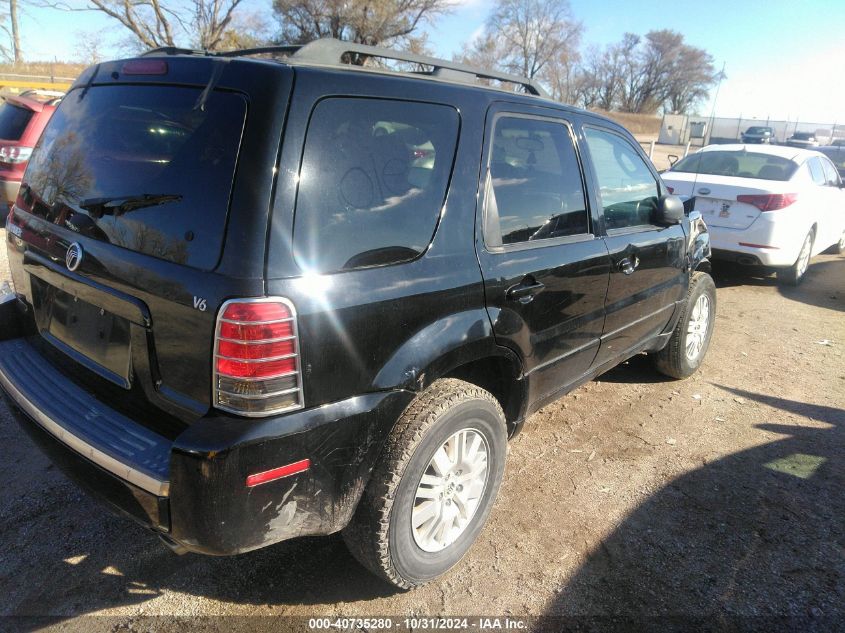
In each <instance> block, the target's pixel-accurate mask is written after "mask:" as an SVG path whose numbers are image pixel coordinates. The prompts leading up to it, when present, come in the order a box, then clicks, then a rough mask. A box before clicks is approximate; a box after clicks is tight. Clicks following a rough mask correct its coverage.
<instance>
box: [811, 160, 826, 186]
mask: <svg viewBox="0 0 845 633" xmlns="http://www.w3.org/2000/svg"><path fill="white" fill-rule="evenodd" d="M807 166H808V167H809V168H810V177H811V178H812V179H813V182H814V183H816V184H817V185H823V184H825V183H826V182H827V181H826V179H825V177H824V169H823V168H822V162H821V161H820V160H819V159H818V158H811V159H810V160H808V161H807Z"/></svg>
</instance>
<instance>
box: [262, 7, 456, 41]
mask: <svg viewBox="0 0 845 633" xmlns="http://www.w3.org/2000/svg"><path fill="white" fill-rule="evenodd" d="M450 5H451V0H273V11H274V12H275V14H276V17H277V19H278V21H279V23H280V25H281V33H280V37H279V39H280V41H282V42H285V43H290V44H303V43H306V42H309V41H311V40H314V39H318V38H321V37H333V38H336V39H340V40H346V41H351V42H357V43H359V44H368V45H370V46H379V45H388V46H389V45H400V46H403V47H406V48H419V47H420V43H421V42H422V41H423V40H421V38H420V36H419V35H417V33H416V31H417V29H418V28H419V27H420V26H422V24H423V23H425V22H432V21H433V20H434V19H435V18H436V17H438V16H440V15H442V14H444V13H446V12H448V10H449V8H450Z"/></svg>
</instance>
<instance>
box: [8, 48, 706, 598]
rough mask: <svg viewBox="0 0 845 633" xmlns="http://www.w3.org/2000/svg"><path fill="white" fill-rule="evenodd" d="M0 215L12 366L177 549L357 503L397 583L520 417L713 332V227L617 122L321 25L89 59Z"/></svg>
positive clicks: (19, 399) (424, 570)
mask: <svg viewBox="0 0 845 633" xmlns="http://www.w3.org/2000/svg"><path fill="white" fill-rule="evenodd" d="M274 56H275V57H274ZM373 57H378V58H392V59H393V60H399V61H400V62H403V63H406V64H409V65H407V66H404V68H414V69H416V70H415V71H412V70H395V69H394V70H390V69H388V68H387V67H386V66H385V65H381V66H379V67H376V68H370V67H362V66H356V65H349V64H346V63H341V62H342V61H343V60H345V59H349V58H352V59H353V60H354V61H361V60H367V59H369V58H373ZM492 82H501V83H502V84H505V83H512V84H518V86H521V88H518V89H521V90H522V93H520V94H518V93H516V92H513V91H506V90H503V89H497V88H494V87H491V86H489V85H488V84H489V83H492ZM8 219H9V222H8V224H9V230H8V236H7V240H8V244H7V246H8V252H9V259H10V265H11V270H12V277H13V281H14V287H15V293H16V295H14V298H13V299H12V300H11V301H7V302H5V303H4V304H3V305H2V310H1V311H0V314H2V316H0V318H2V329H0V332H2V336H0V339H3V340H2V342H0V386H2V391H3V392H5V395H6V399H7V401H8V403H9V405H10V407H11V409H13V410H14V411H15V412H16V414H17V417H18V418H19V420H20V421H21V423H22V425H23V427H24V428H25V429H26V430H27V431H28V432H29V433H30V434H31V435H32V437H33V438H35V440H36V441H37V443H38V444H40V445H41V446H42V447H43V449H44V450H45V451H47V452H48V453H49V454H50V455H51V456H52V458H53V459H54V460H55V461H56V462H57V463H59V464H60V465H61V466H62V467H63V469H64V470H65V471H66V472H67V473H69V474H70V475H71V476H72V477H74V478H75V479H76V480H78V481H79V482H80V483H81V484H83V485H84V486H85V487H87V488H89V489H90V490H92V491H93V492H94V493H95V494H96V495H97V496H99V497H102V498H104V499H105V500H107V501H108V502H109V503H110V504H111V505H112V506H114V507H115V508H117V509H118V510H120V511H122V512H123V513H125V514H127V515H129V516H130V517H133V518H134V519H136V520H137V521H139V522H141V523H142V524H144V525H145V526H148V527H149V528H151V529H152V530H154V531H155V532H157V533H158V534H159V535H160V536H161V538H162V539H163V540H164V541H165V542H166V543H167V544H168V545H170V546H171V547H172V548H173V549H174V550H177V551H186V550H189V551H193V552H200V553H204V554H214V555H223V554H235V553H238V552H245V551H248V550H252V549H256V548H259V547H263V546H265V545H268V544H270V543H274V542H277V541H280V540H283V539H288V538H292V537H298V536H303V535H309V534H330V533H333V532H337V531H340V530H343V534H344V537H345V539H346V541H347V543H348V544H349V547H350V549H351V550H352V552H353V553H354V555H355V556H356V557H357V558H358V559H359V560H360V561H361V562H362V563H363V564H364V565H366V566H367V567H368V568H370V569H371V570H372V571H374V572H375V573H377V574H379V575H381V576H382V577H383V578H385V579H387V580H389V581H390V582H392V583H394V584H395V585H398V586H400V587H411V586H414V585H418V584H421V583H423V582H426V581H428V580H430V579H432V578H434V577H436V576H438V575H439V574H441V573H443V572H444V571H445V570H447V569H448V568H449V567H451V566H452V565H454V564H455V563H456V562H457V561H458V560H459V559H460V558H461V557H462V556H463V554H464V553H465V552H466V551H467V549H468V548H469V547H470V545H471V544H472V542H473V541H474V540H475V538H476V537H477V535H478V533H479V532H480V531H481V529H482V527H483V525H484V523H485V521H486V519H487V517H488V515H489V513H490V510H491V508H492V506H493V502H494V500H495V498H496V494H497V492H498V489H499V484H500V482H501V480H502V474H503V471H504V460H505V454H506V442H507V439H508V437H512V436H513V435H514V434H516V433H517V432H518V431H519V429H520V427H521V426H522V424H523V421H524V420H525V419H526V417H527V416H529V415H530V414H531V413H532V412H534V411H536V410H538V409H539V408H540V407H542V406H543V405H545V404H547V403H549V402H552V401H553V400H555V399H556V398H558V397H560V396H562V395H563V394H565V393H566V392H568V391H570V390H571V389H573V388H575V387H577V386H578V385H580V384H582V383H584V382H586V381H589V380H591V379H592V378H593V377H595V376H597V375H599V374H601V373H602V372H605V371H607V370H608V369H610V368H612V367H613V366H614V365H616V364H617V363H619V362H621V361H624V360H625V359H627V358H629V357H631V356H633V355H635V354H639V353H642V352H646V353H649V354H653V355H654V358H655V360H656V363H657V367H658V368H659V369H660V370H661V371H663V372H664V373H666V374H668V375H669V376H673V377H676V378H682V377H685V376H688V375H690V374H691V373H692V372H694V371H695V370H696V369H697V367H698V366H699V364H700V363H701V361H702V358H703V357H704V355H705V352H706V350H707V347H708V344H709V342H710V336H711V333H712V331H713V324H714V315H715V291H714V286H713V282H712V280H711V278H710V277H709V275H708V274H707V272H706V271H707V270H708V269H709V264H708V260H707V257H708V255H709V250H710V248H709V239H708V235H707V233H706V228H705V227H704V224H703V222H702V221H701V219H700V217H698V216H697V214H695V215H693V216H687V215H684V211H683V206H682V204H681V202H680V200H679V199H678V198H676V197H674V196H671V195H667V189H666V187H665V185H664V184H663V183H662V182H661V180H660V177H659V176H658V174H657V172H656V171H655V170H654V168H653V166H652V165H651V164H650V163H649V161H648V159H647V158H646V157H645V155H644V154H643V152H642V150H641V148H640V146H639V144H638V143H637V142H636V141H635V140H634V139H633V138H632V137H631V135H630V134H629V133H628V132H626V131H625V130H624V129H622V128H621V127H620V126H619V125H617V124H615V123H613V122H612V121H610V120H608V119H606V118H604V117H601V116H598V115H596V114H592V113H589V112H585V111H583V110H577V109H574V108H570V107H566V106H563V105H560V104H558V103H555V102H553V101H551V100H549V99H547V98H544V96H543V93H542V90H541V89H540V88H539V87H538V86H537V85H536V84H534V83H532V82H530V81H527V80H524V79H521V78H518V77H513V76H510V75H504V74H497V73H492V72H485V71H479V70H477V69H473V68H470V67H467V66H463V65H459V64H455V63H449V62H444V61H440V60H435V59H431V58H425V57H418V56H415V55H410V54H401V53H396V52H394V51H390V50H386V49H376V48H369V47H365V46H358V45H354V44H349V43H341V42H338V41H335V40H320V41H316V42H313V43H310V44H308V45H305V46H303V47H300V48H296V47H278V48H270V49H260V50H251V51H240V52H235V53H226V54H206V53H200V52H193V51H186V50H178V49H163V50H158V51H152V52H151V53H150V54H147V55H144V56H141V57H139V58H136V59H130V60H124V61H114V62H106V63H101V64H99V65H98V66H95V67H93V68H90V69H88V70H87V71H85V72H84V73H83V74H82V76H81V77H80V78H79V79H78V80H77V81H76V83H75V84H74V86H73V88H72V89H71V91H70V92H69V94H68V96H67V97H66V98H65V99H64V101H63V102H62V104H61V105H60V106H59V108H58V110H57V111H56V113H55V115H54V116H53V118H52V120H51V121H50V124H49V126H48V127H47V128H46V130H45V132H44V134H43V136H42V138H41V140H40V142H39V144H38V147H37V148H36V150H35V152H34V154H33V157H32V160H31V162H30V164H29V167H28V170H27V172H26V175H25V177H24V180H23V185H22V187H21V191H20V194H19V196H18V199H17V201H16V204H15V206H14V208H13V209H12V211H11V213H10V215H9V218H8Z"/></svg>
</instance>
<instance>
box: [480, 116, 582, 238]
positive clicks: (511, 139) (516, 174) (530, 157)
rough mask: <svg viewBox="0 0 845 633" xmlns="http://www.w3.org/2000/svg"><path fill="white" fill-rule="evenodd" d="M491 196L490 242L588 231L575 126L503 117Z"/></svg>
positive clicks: (489, 189) (494, 146)
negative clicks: (575, 140)
mask: <svg viewBox="0 0 845 633" xmlns="http://www.w3.org/2000/svg"><path fill="white" fill-rule="evenodd" d="M486 201H487V207H486V223H485V242H486V243H487V245H488V246H491V247H499V246H508V245H515V244H520V243H524V242H536V241H540V240H549V239H555V238H562V237H572V236H577V235H586V234H588V233H589V232H590V225H589V215H588V211H587V204H586V200H585V196H584V187H583V182H582V179H581V169H580V166H579V164H578V157H577V154H576V152H575V145H574V142H573V140H572V134H571V132H570V129H569V127H568V126H567V125H566V124H565V123H563V122H562V121H552V120H548V119H541V118H537V117H531V116H517V115H508V116H501V117H499V118H497V119H496V122H495V125H494V129H493V138H492V148H491V152H490V162H489V172H488V179H487V195H486Z"/></svg>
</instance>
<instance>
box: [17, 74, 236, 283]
mask: <svg viewBox="0 0 845 633" xmlns="http://www.w3.org/2000/svg"><path fill="white" fill-rule="evenodd" d="M199 95H200V89H198V88H175V87H163V86H152V85H149V86H99V87H96V86H95V87H92V88H90V90H88V92H87V93H86V94H84V95H82V96H81V97H80V92H79V91H74V92H73V93H72V95H71V96H70V97H69V98H66V99H64V101H62V103H61V105H60V106H59V107H58V109H57V110H56V112H55V114H54V115H53V117H52V119H51V120H50V123H49V124H48V126H47V128H46V129H45V131H44V134H43V135H42V137H41V140H40V141H39V143H38V147H37V148H36V151H35V153H34V154H33V157H32V159H31V160H30V164H29V169H28V170H27V172H26V175H25V176H24V182H23V185H22V187H21V193H20V196H19V199H18V205H19V206H20V207H21V208H23V209H24V210H25V211H30V212H31V213H33V214H35V215H38V216H41V217H43V218H45V219H46V220H48V221H50V222H53V223H55V224H60V225H61V226H63V227H65V228H67V229H69V230H71V231H74V232H77V233H80V234H82V235H85V236H87V237H91V238H94V239H97V240H100V241H104V242H109V243H111V244H115V245H117V246H120V247H123V248H128V249H130V250H133V251H138V252H141V253H145V254H147V255H152V256H154V257H158V258H161V259H166V260H169V261H173V262H176V263H180V264H188V265H190V266H193V267H195V268H201V269H204V270H210V269H212V268H214V266H215V265H216V263H217V260H218V259H219V256H220V251H221V249H222V244H223V236H224V231H225V225H226V216H227V214H228V207H229V196H230V193H231V189H232V180H233V178H234V172H235V163H236V159H237V155H238V148H239V146H240V138H241V132H242V129H243V125H244V118H245V116H246V103H245V101H244V99H243V97H241V96H240V95H236V94H232V93H223V92H214V93H212V94H211V95H210V96H209V98H208V100H207V101H206V104H205V106H204V107H197V99H198V97H199Z"/></svg>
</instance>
